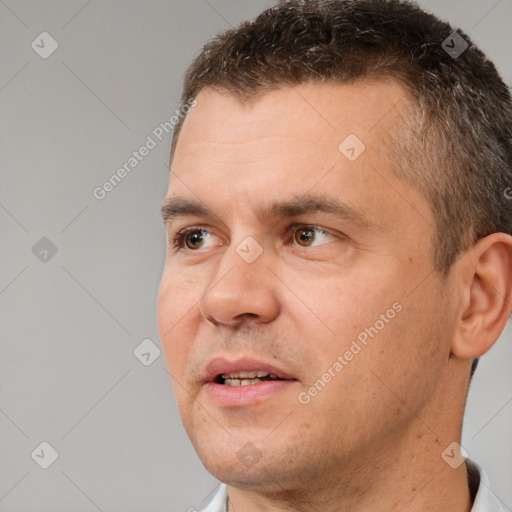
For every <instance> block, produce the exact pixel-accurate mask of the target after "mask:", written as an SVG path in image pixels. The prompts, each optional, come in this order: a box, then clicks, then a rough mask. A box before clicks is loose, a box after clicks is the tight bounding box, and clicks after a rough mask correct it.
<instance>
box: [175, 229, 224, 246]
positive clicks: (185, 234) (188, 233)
mask: <svg viewBox="0 0 512 512" xmlns="http://www.w3.org/2000/svg"><path fill="white" fill-rule="evenodd" d="M212 237H213V235H212V234H211V233H210V232H209V231H207V230H206V229H204V228H202V227H201V226H196V227H193V228H187V229H184V230H182V231H180V232H178V233H177V234H176V235H175V236H174V238H173V239H172V246H173V248H174V249H176V250H178V249H188V250H190V251H195V250H197V249H200V248H201V246H202V244H203V243H204V242H205V241H207V240H208V239H209V238H212ZM221 245H222V244H221Z"/></svg>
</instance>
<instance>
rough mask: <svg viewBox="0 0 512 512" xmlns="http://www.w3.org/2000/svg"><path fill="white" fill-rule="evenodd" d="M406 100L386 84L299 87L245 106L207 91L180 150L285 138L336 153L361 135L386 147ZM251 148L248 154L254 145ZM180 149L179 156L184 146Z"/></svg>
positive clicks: (187, 124) (260, 97)
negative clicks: (352, 137) (346, 138)
mask: <svg viewBox="0 0 512 512" xmlns="http://www.w3.org/2000/svg"><path fill="white" fill-rule="evenodd" d="M406 98H407V93H406V92H405V90H404V89H403V87H402V86H401V85H399V84H398V83H397V82H386V81H382V80H378V81H377V80H375V81H360V82H357V83H354V84H344V85H341V84H335V83H312V84H300V85H296V86H293V87H282V88H278V89H275V90H273V91H270V92H268V93H265V94H260V95H258V96H255V97H252V98H250V99H249V100H248V101H245V102H243V101H242V100H240V99H238V98H237V97H235V96H233V95H231V94H229V93H226V92H220V91H217V90H215V89H213V88H211V87H207V88H205V89H203V90H202V91H201V92H200V93H199V95H198V97H197V98H196V99H197V106H196V107H195V108H193V109H192V110H191V112H190V113H189V114H188V116H187V119H186V120H185V122H184V125H183V127H182V130H181V134H180V137H179V140H178V146H181V147H183V146H187V147H188V148H189V145H190V144H191V143H192V144H195V143H200V142H204V143H206V142H209V143H222V144H243V143H247V142H251V141H255V140H256V139H260V142H262V139H265V138H272V137H283V136H285V137H287V138H292V137H294V138H298V139H303V140H304V142H305V143H312V144H314V145H315V146H316V147H322V146H323V147H324V148H325V149H331V150H333V149H334V150H336V149H337V147H338V144H339V142H340V139H341V138H342V137H343V136H344V135H347V134H348V133H357V134H359V136H360V138H362V139H364V142H365V143H366V144H370V145H374V146H375V145H376V144H382V142H383V141H382V140H379V137H380V138H382V135H385V134H386V133H387V132H388V130H389V128H390V127H392V126H393V124H395V123H396V122H399V120H400V119H401V118H402V116H403V111H404V107H403V103H405V101H404V100H406ZM283 142H284V141H283ZM384 142H385V141H384ZM246 148H247V149H245V150H246V151H248V150H249V149H250V147H249V145H247V146H246ZM176 149H177V150H176V153H180V151H179V147H177V148H176Z"/></svg>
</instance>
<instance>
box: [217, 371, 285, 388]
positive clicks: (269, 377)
mask: <svg viewBox="0 0 512 512" xmlns="http://www.w3.org/2000/svg"><path fill="white" fill-rule="evenodd" d="M273 380H292V379H283V378H281V377H278V376H277V375H276V374H275V373H270V372H267V371H263V370H261V371H252V372H238V373H230V374H228V373H222V374H219V375H217V377H215V379H214V380H213V382H216V383H217V384H224V385H225V386H251V385H254V384H257V383H258V382H266V381H273Z"/></svg>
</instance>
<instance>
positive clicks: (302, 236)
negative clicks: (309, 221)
mask: <svg viewBox="0 0 512 512" xmlns="http://www.w3.org/2000/svg"><path fill="white" fill-rule="evenodd" d="M314 238H315V235H314V230H313V229H311V228H299V229H296V230H295V240H296V242H297V243H298V244H299V245H302V246H303V247H309V242H311V241H312V240H314Z"/></svg>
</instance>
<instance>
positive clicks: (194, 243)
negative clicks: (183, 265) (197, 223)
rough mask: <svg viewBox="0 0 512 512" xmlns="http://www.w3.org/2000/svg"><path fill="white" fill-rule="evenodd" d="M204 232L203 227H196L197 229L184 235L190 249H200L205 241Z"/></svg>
mask: <svg viewBox="0 0 512 512" xmlns="http://www.w3.org/2000/svg"><path fill="white" fill-rule="evenodd" d="M203 235H204V232H203V230H202V229H196V230H195V231H191V232H190V233H187V234H186V235H184V238H185V245H186V246H187V248H188V249H192V250H194V249H199V247H200V246H201V243H202V241H203Z"/></svg>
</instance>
